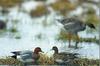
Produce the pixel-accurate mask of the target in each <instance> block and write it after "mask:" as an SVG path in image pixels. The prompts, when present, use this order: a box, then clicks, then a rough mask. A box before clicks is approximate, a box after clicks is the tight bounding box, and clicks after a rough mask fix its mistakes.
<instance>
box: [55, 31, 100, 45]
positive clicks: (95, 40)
mask: <svg viewBox="0 0 100 66" xmlns="http://www.w3.org/2000/svg"><path fill="white" fill-rule="evenodd" d="M75 37H76V36H72V40H73V41H76V39H75ZM57 40H62V41H66V40H68V35H67V33H66V32H64V31H61V32H60V34H59V35H58V37H57ZM79 42H93V43H96V44H99V39H98V38H96V37H94V38H81V37H80V38H79Z"/></svg>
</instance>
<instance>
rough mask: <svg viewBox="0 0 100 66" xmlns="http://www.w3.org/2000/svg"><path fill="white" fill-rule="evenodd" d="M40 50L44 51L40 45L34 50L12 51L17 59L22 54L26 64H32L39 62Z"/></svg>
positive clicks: (21, 59) (21, 56)
mask: <svg viewBox="0 0 100 66" xmlns="http://www.w3.org/2000/svg"><path fill="white" fill-rule="evenodd" d="M39 52H42V50H41V48H40V47H36V48H35V50H34V52H33V51H29V50H26V51H14V52H11V53H13V54H14V55H13V56H12V58H15V59H17V56H20V59H19V60H20V61H21V62H23V64H24V66H27V65H30V64H32V65H33V64H37V60H38V59H39Z"/></svg>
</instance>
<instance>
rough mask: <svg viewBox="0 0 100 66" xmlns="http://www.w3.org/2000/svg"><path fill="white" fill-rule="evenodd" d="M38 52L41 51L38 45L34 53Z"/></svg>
mask: <svg viewBox="0 0 100 66" xmlns="http://www.w3.org/2000/svg"><path fill="white" fill-rule="evenodd" d="M39 52H42V50H41V48H40V47H36V48H35V49H34V53H36V54H38V53H39Z"/></svg>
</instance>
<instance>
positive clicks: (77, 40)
mask: <svg viewBox="0 0 100 66" xmlns="http://www.w3.org/2000/svg"><path fill="white" fill-rule="evenodd" d="M79 40H80V39H79V36H78V34H76V44H75V49H77V48H78V43H79Z"/></svg>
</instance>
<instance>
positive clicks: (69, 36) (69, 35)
mask: <svg viewBox="0 0 100 66" xmlns="http://www.w3.org/2000/svg"><path fill="white" fill-rule="evenodd" d="M71 38H72V35H71V33H69V34H68V40H69V45H68V47H69V48H70V47H71Z"/></svg>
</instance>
